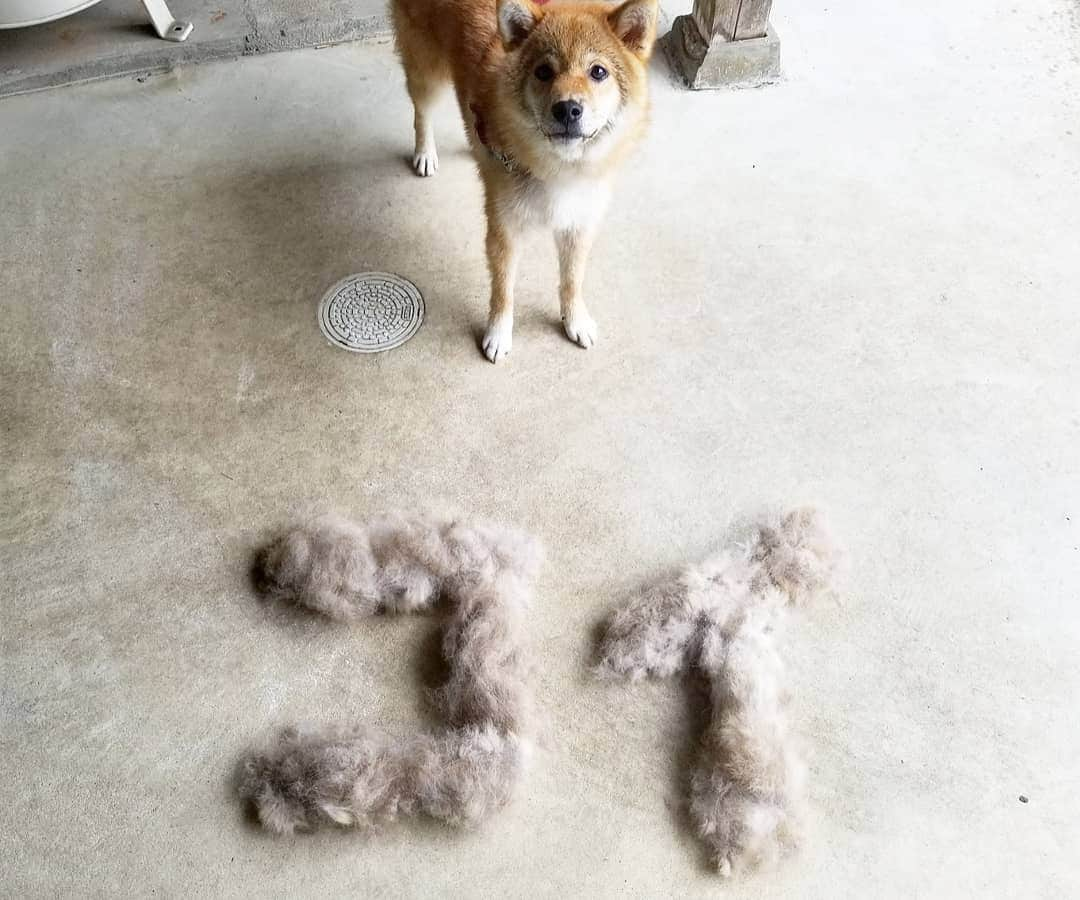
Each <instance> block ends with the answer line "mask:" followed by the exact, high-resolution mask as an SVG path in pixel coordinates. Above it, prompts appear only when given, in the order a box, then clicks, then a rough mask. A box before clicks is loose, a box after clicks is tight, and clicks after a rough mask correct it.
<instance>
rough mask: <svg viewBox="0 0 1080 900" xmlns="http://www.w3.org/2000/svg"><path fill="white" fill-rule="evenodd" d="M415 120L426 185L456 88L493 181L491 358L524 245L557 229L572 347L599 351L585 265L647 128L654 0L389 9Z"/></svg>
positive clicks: (475, 1) (508, 341) (523, 0)
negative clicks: (446, 103)
mask: <svg viewBox="0 0 1080 900" xmlns="http://www.w3.org/2000/svg"><path fill="white" fill-rule="evenodd" d="M392 12H393V18H394V28H395V32H396V35H397V44H398V51H399V53H400V54H401V59H402V62H403V64H404V67H405V79H406V83H407V85H408V89H409V95H410V97H411V98H412V101H413V108H414V112H415V118H414V126H415V130H416V150H415V154H414V156H413V166H414V168H415V169H416V172H417V174H418V175H425V176H427V175H434V174H435V172H436V171H437V170H438V168H439V156H438V152H437V150H436V148H435V135H434V131H433V128H432V122H431V115H430V113H431V109H432V105H433V103H434V102H435V100H436V99H437V97H438V95H439V93H440V91H441V89H442V88H443V87H444V86H445V85H446V84H448V83H451V84H453V86H454V90H455V92H456V94H457V99H458V104H459V106H460V108H461V114H462V116H463V117H464V119H465V124H466V129H467V131H468V135H469V143H470V146H471V147H472V152H473V155H474V156H475V158H476V161H477V164H478V166H479V168H480V175H481V178H482V180H483V183H484V196H485V211H486V214H487V256H488V266H489V268H490V271H491V308H490V313H489V316H488V324H487V331H486V332H485V334H484V338H483V350H484V355H485V356H486V357H487V358H488V359H489V360H491V361H492V362H497V361H498V360H500V359H502V358H503V357H504V356H506V355H507V354H508V353H509V352H510V348H511V345H512V342H513V328H514V277H515V273H516V270H517V263H518V258H519V255H520V252H521V238H522V235H523V234H524V232H525V231H526V230H527V229H529V228H530V227H532V226H547V227H549V228H551V229H552V230H553V231H554V234H555V244H556V248H557V250H558V256H559V269H560V274H559V307H560V312H561V314H562V321H563V327H564V329H565V330H566V335H567V337H569V338H570V340H572V341H574V342H575V343H577V344H579V345H580V346H582V347H585V348H588V347H591V346H593V344H595V343H596V322H595V321H594V320H593V318H592V316H591V315H590V314H589V311H588V309H586V307H585V303H584V301H583V300H582V298H581V285H582V280H583V277H584V273H585V261H586V259H587V257H588V254H589V248H590V247H591V245H592V242H593V238H594V237H595V235H596V231H597V228H598V227H599V224H600V220H601V218H602V217H603V214H604V210H605V208H606V206H607V202H608V198H609V196H610V192H611V183H612V179H613V177H614V174H615V170H616V168H617V167H618V164H619V163H620V162H621V161H622V160H623V158H624V157H625V156H626V154H627V153H628V152H629V150H630V149H631V148H632V147H633V145H634V144H635V143H636V141H637V140H638V138H639V137H640V136H641V134H642V133H643V132H644V129H645V125H646V122H647V119H648V94H647V89H646V65H647V63H648V59H649V55H650V54H651V52H652V48H653V44H654V42H655V39H656V19H657V0H625V2H623V3H622V4H611V3H603V2H595V0H593V2H575V0H551V2H533V0H392Z"/></svg>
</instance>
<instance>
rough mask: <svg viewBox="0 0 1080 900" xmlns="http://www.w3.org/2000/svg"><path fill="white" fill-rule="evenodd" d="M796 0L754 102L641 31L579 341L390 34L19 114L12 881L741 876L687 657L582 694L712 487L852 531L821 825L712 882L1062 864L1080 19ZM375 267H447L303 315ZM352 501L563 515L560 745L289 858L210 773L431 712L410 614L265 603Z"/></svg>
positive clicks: (364, 506)
mask: <svg viewBox="0 0 1080 900" xmlns="http://www.w3.org/2000/svg"><path fill="white" fill-rule="evenodd" d="M958 5H959V6H961V7H963V9H962V11H961V10H958V9H957V6H958ZM778 6H779V7H780V8H781V12H782V13H783V14H784V15H783V16H782V17H778V18H777V23H776V24H777V26H778V27H779V30H780V33H781V35H782V38H783V40H784V54H785V64H786V70H787V79H786V81H785V82H784V83H782V84H780V85H778V86H776V87H771V88H768V89H764V90H759V91H746V92H735V93H721V94H713V95H690V94H688V93H684V92H681V91H678V90H676V89H675V88H673V87H672V86H671V85H670V84H669V83H668V82H667V81H666V80H665V77H664V74H663V72H664V70H663V66H662V64H659V63H658V67H657V78H656V83H655V91H654V93H655V97H656V113H655V124H654V127H653V129H652V134H651V137H650V139H649V141H648V143H647V145H646V146H645V147H644V148H643V150H642V152H641V154H640V156H639V158H638V159H637V160H636V161H635V163H634V164H633V165H632V166H631V167H630V169H629V170H628V171H627V173H626V176H625V177H624V178H623V181H622V190H621V192H620V194H619V197H618V199H617V202H616V204H615V208H614V210H613V211H612V215H611V217H610V219H609V225H608V228H607V230H606V231H605V233H604V235H603V237H602V238H601V240H600V242H599V246H598V247H597V251H596V253H595V256H594V261H593V264H592V267H591V270H590V272H589V276H588V287H589V290H590V293H591V295H592V296H593V298H594V300H593V304H592V305H593V312H594V313H595V314H596V315H597V317H598V319H599V321H600V328H601V343H600V345H599V347H598V348H597V349H595V350H594V351H590V352H585V351H582V350H579V349H577V348H575V347H573V346H572V345H570V344H569V343H567V342H566V340H565V339H564V338H563V337H562V335H561V332H560V329H559V327H558V324H557V316H556V303H555V296H554V268H553V267H554V260H553V253H552V251H551V248H550V247H549V242H548V241H547V240H546V239H545V238H543V237H541V236H537V237H536V239H535V241H534V243H533V245H532V248H533V252H534V254H535V256H534V258H531V259H529V260H528V262H527V264H526V265H525V266H524V271H523V273H522V281H521V290H520V318H519V324H518V330H517V334H516V341H515V345H514V353H513V355H512V357H511V358H510V361H509V364H508V365H505V366H499V367H493V366H491V365H489V364H488V363H486V362H485V361H484V360H483V359H482V357H481V356H480V354H479V352H478V351H477V349H476V345H475V336H476V333H477V332H478V330H479V328H480V327H481V325H482V323H483V320H484V300H485V296H486V283H485V269H484V262H483V254H482V224H481V223H482V217H481V210H480V203H479V193H478V186H477V178H476V176H475V174H474V172H473V168H472V165H471V163H470V162H469V160H468V158H467V157H466V155H465V153H464V143H463V140H462V138H461V136H460V128H459V127H458V126H457V125H456V124H453V110H452V109H451V108H450V107H449V106H448V107H447V108H446V110H445V118H446V122H447V127H445V128H443V131H442V134H443V153H442V164H443V168H442V171H441V172H440V173H439V175H438V177H437V178H436V179H435V180H433V181H423V180H420V179H417V178H415V177H413V176H412V175H411V174H410V172H409V170H408V167H407V164H406V161H405V157H406V152H407V151H408V150H409V149H410V144H409V123H410V113H409V110H408V106H407V103H406V99H405V94H404V90H403V86H402V79H401V77H400V75H399V73H398V71H397V69H396V68H395V63H394V59H393V56H392V54H391V51H390V49H389V48H388V47H370V46H368V47H341V48H338V49H334V50H325V51H305V52H297V53H286V54H279V55H276V56H274V57H265V58H250V59H245V60H243V61H240V62H237V63H228V64H212V65H207V66H204V67H200V68H196V69H190V70H189V69H180V70H177V71H175V72H173V73H172V74H169V75H164V76H161V77H154V78H151V79H150V80H148V81H146V82H145V83H141V84H140V83H136V82H134V81H132V80H123V81H114V82H108V83H102V84H95V85H89V86H83V87H77V88H71V89H66V90H63V91H53V92H47V93H43V94H38V95H34V96H28V97H15V98H10V99H8V100H5V101H4V102H2V103H0V178H2V184H3V185H4V189H3V191H0V298H2V308H3V315H2V316H0V424H2V430H0V458H2V459H3V467H2V472H0V508H2V511H3V512H2V515H0V570H2V572H3V584H4V586H5V590H4V617H3V625H2V628H0V647H2V678H0V691H2V693H0V716H2V719H0V783H2V784H3V785H4V789H3V796H4V802H3V803H2V804H0V893H3V894H4V895H6V896H18V897H33V896H54V895H60V894H71V895H84V896H85V895H90V894H94V895H111V896H147V895H150V894H151V893H156V894H158V895H167V896H178V897H180V896H184V897H187V896H244V895H247V896H250V895H255V894H258V895H265V896H280V897H286V896H288V897H295V896H326V895H329V894H331V893H333V894H334V895H338V896H342V895H346V894H349V895H354V896H356V895H359V896H443V895H446V896H470V897H488V896H490V897H495V896H498V897H518V896H521V897H524V896H561V897H568V896H569V897H606V896H628V897H659V896H673V895H675V896H706V895H708V896H715V895H716V893H717V890H718V881H717V879H716V877H715V876H714V875H712V874H711V873H710V872H709V871H708V870H707V869H706V868H705V867H704V866H703V865H702V859H701V855H700V853H699V850H698V847H697V845H696V843H695V842H694V840H693V839H692V837H691V836H690V835H688V834H687V833H686V831H685V830H684V829H683V827H682V825H681V818H680V815H679V812H678V804H679V797H680V792H679V789H678V780H677V776H676V772H675V769H674V760H676V759H677V758H681V756H682V754H683V752H684V749H685V742H686V740H687V727H688V725H687V719H688V714H687V710H686V703H685V701H684V700H683V692H682V690H681V689H680V688H679V686H678V685H675V684H657V685H643V686H639V687H636V688H633V689H631V688H625V687H621V686H606V685H599V684H596V683H593V682H592V681H591V680H590V679H589V677H588V674H587V671H586V663H587V661H588V658H589V650H590V634H591V628H592V626H593V623H594V622H595V621H596V620H597V619H598V617H599V616H601V614H602V613H603V612H604V611H605V610H606V609H608V608H609V607H610V606H611V605H612V604H613V603H614V602H616V601H617V600H618V599H619V598H620V596H622V595H623V593H624V592H625V591H626V590H627V589H628V588H630V587H631V586H632V585H634V584H635V583H637V582H638V581H639V580H641V579H642V578H644V577H647V576H649V575H651V574H653V573H655V572H657V571H659V570H661V569H663V568H665V567H667V566H670V565H673V564H676V563H678V562H680V561H682V560H685V559H688V558H696V557H698V556H699V555H701V554H702V553H704V552H705V551H707V550H708V549H709V548H710V547H711V546H713V545H714V544H715V543H716V542H717V541H719V540H722V539H723V537H724V535H725V533H726V528H727V523H728V521H729V520H730V518H731V517H732V516H734V515H737V514H740V513H743V512H745V511H747V510H748V509H753V508H756V507H758V506H760V505H761V504H763V503H788V502H795V501H804V500H814V501H819V502H821V503H823V504H825V505H827V506H828V507H829V508H831V510H832V511H833V515H834V519H835V523H836V527H837V530H838V531H839V532H840V533H841V534H842V535H843V536H844V537H845V540H846V543H847V546H848V548H849V551H850V554H851V557H852V563H853V567H852V572H851V575H850V580H849V583H848V585H847V588H846V590H845V591H844V594H843V602H842V603H841V604H838V605H836V606H835V607H825V608H821V609H817V610H814V611H812V612H810V613H808V614H807V615H806V616H805V617H804V618H802V619H801V621H800V622H799V624H798V625H797V627H796V628H795V629H794V633H793V635H792V641H791V647H790V653H789V655H790V659H791V667H792V670H793V681H794V685H795V688H796V691H795V694H796V696H795V707H794V715H795V718H796V723H797V726H798V729H799V731H800V732H801V733H802V734H803V735H804V736H805V738H806V741H807V744H808V746H809V749H810V751H811V768H812V780H811V794H812V805H813V810H814V815H815V820H816V825H815V829H814V835H813V837H812V840H811V841H810V843H809V845H808V846H807V847H806V848H805V849H804V850H803V852H802V853H801V854H800V855H799V856H797V857H795V858H793V859H792V860H790V861H789V862H788V863H786V864H785V865H784V866H783V867H782V868H781V869H780V870H779V871H777V872H775V873H772V874H766V875H760V876H757V877H754V878H750V879H747V880H744V881H740V882H737V883H736V884H734V885H733V886H732V887H731V888H730V890H729V891H728V892H727V894H726V896H731V897H765V898H780V897H784V898H800V900H802V898H818V897H820V898H837V897H859V898H862V897H867V896H876V897H882V896H888V897H916V896H917V897H959V896H996V897H1025V898H1030V897H1048V898H1049V897H1054V898H1059V897H1067V896H1077V895H1078V894H1080V863H1078V862H1077V858H1076V854H1075V850H1076V848H1077V846H1080V825H1078V824H1077V818H1076V807H1077V803H1078V801H1080V770H1078V768H1077V761H1078V760H1077V753H1078V749H1077V748H1078V746H1080V725H1078V719H1077V717H1076V709H1077V701H1078V692H1080V668H1078V667H1080V664H1078V655H1077V651H1076V648H1077V642H1078V640H1080V612H1078V609H1080V605H1078V600H1080V588H1078V583H1080V578H1078V576H1080V454H1078V452H1077V447H1078V443H1080V411H1078V406H1077V397H1078V396H1080V373H1078V370H1077V359H1078V356H1080V324H1078V318H1077V312H1076V301H1077V285H1078V284H1080V253H1078V252H1077V247H1078V236H1080V124H1078V123H1080V50H1078V48H1080V18H1078V16H1077V12H1076V7H1075V6H1074V5H1072V4H1071V3H1070V4H1064V3H1061V2H1058V0H1031V2H1030V3H1028V4H1025V5H1024V8H1023V9H1022V10H1021V9H1020V8H1019V7H1014V4H1013V3H1012V2H1011V0H1010V2H1003V0H964V2H963V3H959V4H941V3H937V2H930V0H919V2H916V3H913V4H904V5H902V6H903V8H902V9H901V8H900V5H897V4H894V3H891V2H886V0H872V2H864V3H850V4H830V5H829V6H828V8H827V9H825V8H823V7H821V5H820V4H818V5H814V6H813V8H810V7H809V6H806V7H804V6H803V5H802V4H798V3H786V4H785V3H780V4H778ZM367 267H377V268H380V269H389V270H393V271H397V272H401V273H403V274H405V275H407V276H408V277H409V278H411V279H413V280H414V281H415V282H416V283H417V284H418V285H419V286H420V288H421V289H422V290H423V291H424V293H425V294H426V297H427V301H428V320H427V322H426V324H425V325H424V327H423V329H422V330H421V331H420V333H419V334H418V336H417V337H416V338H414V339H413V340H412V341H411V342H410V343H409V344H407V345H406V346H405V347H403V348H402V349H400V350H397V351H395V352H393V353H390V354H387V355H384V356H380V357H374V358H373V357H363V356H355V355H351V354H348V353H345V352H342V351H338V350H335V349H332V348H330V347H328V346H327V345H326V343H325V342H324V340H323V339H322V337H321V335H320V334H319V331H318V329H317V327H316V321H315V304H316V301H317V300H318V297H319V295H320V294H321V292H322V291H323V289H324V288H325V287H326V286H328V285H329V284H331V283H333V282H334V281H335V280H336V279H338V278H340V277H342V276H343V275H345V274H348V273H350V272H354V271H358V270H361V269H364V268H367ZM325 500H330V501H332V502H333V503H335V504H336V505H338V506H340V507H342V508H344V509H346V510H350V511H353V512H355V513H357V514H363V513H365V512H367V511H375V510H381V509H387V508H393V507H409V506H412V505H413V504H417V503H423V502H427V501H432V500H438V501H445V502H447V503H450V504H456V505H459V506H461V507H463V508H465V509H468V510H470V511H473V512H475V513H476V514H478V515H483V516H491V517H496V518H499V519H504V520H507V521H510V522H514V523H518V524H520V525H522V526H525V527H527V528H529V529H532V530H533V531H535V532H536V533H537V534H539V535H541V536H542V537H543V538H544V540H545V542H546V544H547V546H548V553H549V562H548V565H547V566H546V568H545V570H544V573H543V576H542V579H541V582H540V584H539V588H538V595H537V602H536V609H535V613H534V615H533V630H532V637H533V640H534V642H535V648H536V652H537V655H538V658H539V660H540V663H541V666H542V670H541V674H540V676H539V678H538V679H537V682H536V691H537V694H538V695H539V697H540V699H541V701H542V703H543V704H544V706H545V708H546V710H547V711H548V714H549V716H550V720H551V729H550V733H551V738H550V742H549V743H550V746H549V747H548V748H547V749H546V750H544V751H543V752H542V753H540V754H539V756H538V758H537V760H536V764H535V767H534V770H533V772H532V774H531V777H530V779H529V781H528V784H527V786H526V787H525V788H524V790H523V791H522V793H521V795H520V797H519V798H518V800H517V802H516V803H515V804H514V805H513V806H512V807H511V808H510V809H508V810H506V811H505V812H504V813H503V814H502V815H500V816H499V817H498V818H497V819H495V820H493V821H492V822H491V823H490V824H489V825H488V826H487V827H485V828H483V829H482V830H481V831H479V832H477V833H472V834H465V835H459V834H454V833H449V832H446V831H444V830H442V829H439V828H435V827H430V826H422V825H421V826H415V825H406V826H403V827H400V828H391V829H389V830H388V831H387V832H386V833H385V834H382V835H380V836H378V837H376V838H374V839H364V838H362V837H361V836H359V835H357V834H353V833H320V834H318V835H317V836H312V837H306V838H303V839H299V840H296V841H292V842H288V841H284V842H283V841H279V840H274V839H271V838H269V837H267V836H265V835H264V834H262V833H260V832H258V831H257V830H255V829H253V828H252V827H251V826H250V824H249V823H247V822H246V821H245V819H244V817H243V815H242V813H241V810H240V808H239V806H238V804H237V802H236V800H235V797H234V795H233V793H232V790H231V787H230V781H231V777H232V770H233V766H234V764H235V763H236V761H237V760H238V759H239V758H240V757H241V755H242V754H243V752H244V750H245V749H246V748H247V747H248V746H250V745H251V744H252V742H254V741H257V740H259V739H260V738H262V737H263V736H264V735H266V734H267V733H268V731H269V730H271V729H272V728H274V727H276V726H280V725H283V724H286V723H290V722H293V721H297V720H302V721H307V722H330V721H340V720H343V719H363V720H364V721H368V722H371V723H381V724H384V725H386V726H387V727H389V728H393V729H407V728H411V727H415V726H416V724H417V723H418V722H420V721H422V720H423V712H422V704H421V699H420V691H419V687H418V680H417V676H416V672H417V663H418V657H419V655H420V651H419V649H418V648H419V647H421V646H423V645H424V642H425V639H426V637H427V635H428V634H429V633H430V630H431V628H432V627H433V623H429V622H426V621H421V620H417V621H413V622H392V621H379V622H375V623H372V624H371V625H370V626H367V627H358V628H355V629H351V630H350V629H347V628H343V627H336V626H333V625H330V624H327V623H324V622H319V621H314V620H312V619H310V618H309V617H306V616H303V615H288V614H285V613H283V612H281V611H278V610H273V609H268V608H267V607H265V606H264V605H263V604H261V603H260V602H259V601H258V600H257V599H256V597H255V596H253V594H252V591H251V589H250V587H249V585H248V581H247V574H246V570H247V560H248V558H249V554H250V551H251V548H252V547H254V546H255V545H256V544H257V542H258V540H259V538H260V535H261V534H262V533H263V532H264V530H265V529H266V528H267V527H269V526H271V525H273V524H274V523H276V522H279V521H281V520H282V519H283V518H284V517H285V516H286V515H287V514H288V512H289V510H290V509H292V508H294V507H296V506H297V505H298V504H301V503H304V502H308V501H316V502H318V501H325ZM1021 794H1022V795H1024V796H1026V797H1027V798H1029V802H1028V803H1026V804H1025V803H1021V802H1019V799H1018V798H1019V796H1020V795H1021Z"/></svg>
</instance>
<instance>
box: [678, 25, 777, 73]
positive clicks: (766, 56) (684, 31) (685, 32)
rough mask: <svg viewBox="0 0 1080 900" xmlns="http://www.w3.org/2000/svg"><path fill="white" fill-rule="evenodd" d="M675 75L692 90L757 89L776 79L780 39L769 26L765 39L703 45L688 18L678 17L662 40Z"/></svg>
mask: <svg viewBox="0 0 1080 900" xmlns="http://www.w3.org/2000/svg"><path fill="white" fill-rule="evenodd" d="M663 43H664V52H665V53H666V54H667V58H668V61H669V62H670V63H671V66H672V68H673V69H674V70H675V73H676V74H677V75H679V76H680V77H681V78H682V79H683V80H684V81H685V82H686V84H687V85H688V86H689V87H691V88H693V89H694V90H708V89H710V88H724V87H757V86H759V85H762V84H769V83H771V82H774V81H777V80H778V79H779V78H780V38H779V37H778V36H777V34H776V31H775V29H774V28H773V27H772V25H771V24H770V25H769V30H768V32H767V33H766V35H765V37H761V38H750V39H748V40H742V41H725V40H723V39H722V38H720V37H716V38H714V39H713V42H712V44H710V45H706V44H705V42H704V41H703V40H702V38H701V34H700V32H699V31H698V29H697V26H696V25H695V24H694V20H693V18H692V17H691V16H679V17H678V18H677V19H675V24H674V25H673V26H672V28H671V31H670V32H669V33H668V35H667V36H666V37H665V38H664V42H663Z"/></svg>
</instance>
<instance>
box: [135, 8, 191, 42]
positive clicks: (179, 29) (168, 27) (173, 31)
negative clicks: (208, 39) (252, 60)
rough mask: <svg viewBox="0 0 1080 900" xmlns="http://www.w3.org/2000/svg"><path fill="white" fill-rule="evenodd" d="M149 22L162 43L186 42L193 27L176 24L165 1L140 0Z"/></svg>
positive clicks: (185, 23) (180, 23) (187, 23)
mask: <svg viewBox="0 0 1080 900" xmlns="http://www.w3.org/2000/svg"><path fill="white" fill-rule="evenodd" d="M142 4H143V6H145V7H146V12H147V13H148V14H149V16H150V21H151V22H153V23H154V31H156V32H157V36H158V37H159V38H161V39H162V40H163V41H176V42H177V43H179V42H180V41H186V40H187V37H188V35H189V34H191V30H192V29H193V28H194V27H195V26H194V25H193V24H192V23H191V22H178V21H176V19H174V18H173V15H172V13H171V12H169V7H168V5H166V3H165V0H142Z"/></svg>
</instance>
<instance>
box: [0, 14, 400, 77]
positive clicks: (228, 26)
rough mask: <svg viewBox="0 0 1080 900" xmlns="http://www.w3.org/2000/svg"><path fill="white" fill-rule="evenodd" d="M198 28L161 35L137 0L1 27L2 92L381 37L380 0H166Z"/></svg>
mask: <svg viewBox="0 0 1080 900" xmlns="http://www.w3.org/2000/svg"><path fill="white" fill-rule="evenodd" d="M167 2H168V6H169V10H170V11H171V12H172V14H173V15H174V16H175V17H176V18H177V19H178V20H179V21H184V22H191V23H192V24H193V25H194V26H195V28H194V30H193V31H192V32H191V35H190V36H189V37H188V39H187V40H186V41H184V42H183V43H179V44H177V43H173V42H171V41H163V40H160V39H159V38H158V37H157V35H156V34H155V32H154V29H153V26H152V25H151V24H150V18H149V16H148V15H147V13H146V10H145V9H144V8H143V5H142V3H141V2H139V0H102V2H100V3H98V4H97V5H96V6H92V7H90V8H89V9H86V10H83V11H82V12H80V13H77V14H75V15H73V16H65V17H64V18H62V19H57V20H56V21H54V22H48V23H46V24H44V25H35V26H33V27H31V28H17V29H12V30H0V97H4V96H7V95H9V94H21V93H27V92H30V91H38V90H43V89H45V88H49V87H55V86H56V85H64V84H73V83H75V82H81V81H90V80H93V79H97V78H106V77H111V76H116V75H124V74H129V75H132V76H134V77H139V78H142V77H145V76H146V75H147V73H150V72H163V71H165V70H167V69H169V68H171V67H173V66H179V65H187V64H191V63H195V62H205V61H207V60H214V59H224V58H230V57H237V56H240V55H252V54H256V53H269V52H272V51H275V50H292V49H296V48H297V47H314V46H321V45H328V44H337V43H341V42H342V41H354V40H360V39H365V38H379V37H386V35H387V34H388V32H389V28H390V23H389V17H388V16H387V14H386V2H385V0H167Z"/></svg>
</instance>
